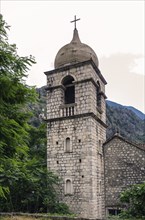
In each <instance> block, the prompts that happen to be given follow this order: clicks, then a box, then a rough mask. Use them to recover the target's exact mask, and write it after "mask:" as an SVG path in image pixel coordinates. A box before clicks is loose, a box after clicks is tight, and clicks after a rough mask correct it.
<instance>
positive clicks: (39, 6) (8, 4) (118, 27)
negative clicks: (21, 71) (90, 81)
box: [0, 0, 145, 112]
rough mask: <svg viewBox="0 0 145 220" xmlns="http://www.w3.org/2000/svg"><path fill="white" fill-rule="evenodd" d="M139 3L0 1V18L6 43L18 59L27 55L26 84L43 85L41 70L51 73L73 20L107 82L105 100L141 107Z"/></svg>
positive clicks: (69, 36)
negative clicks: (6, 28) (29, 65)
mask: <svg viewBox="0 0 145 220" xmlns="http://www.w3.org/2000/svg"><path fill="white" fill-rule="evenodd" d="M144 3H145V2H144V0H136V1H131V0H129V1H125V0H124V1H123V0H122V1H115V0H113V1H109V0H106V1H97V0H96V1H42V0H41V1H35V0H33V1H26V0H25V1H22V0H21V1H14V0H9V1H8V0H1V5H0V6H1V13H2V14H3V16H4V19H5V20H6V22H7V23H8V24H9V25H10V26H11V29H10V32H9V39H10V43H16V45H17V48H18V53H19V55H20V56H27V55H30V54H31V55H33V56H34V57H35V59H36V62H37V64H35V65H34V66H33V67H32V68H31V70H30V71H29V73H28V74H29V77H28V80H27V84H29V85H36V86H37V87H41V86H43V85H46V76H45V75H44V73H43V72H44V71H48V70H51V69H53V63H54V59H55V56H56V54H57V52H58V50H59V49H60V48H61V47H62V46H64V45H65V44H67V43H69V42H70V41H71V39H72V34H73V28H74V26H73V24H72V23H70V21H71V20H73V18H74V15H77V17H78V18H81V20H80V21H78V22H77V29H78V31H79V36H80V39H81V41H82V42H83V43H86V44H88V45H89V46H91V47H92V48H93V50H94V51H95V52H96V54H97V56H98V59H99V69H100V71H101V72H102V75H103V76H104V77H105V79H106V80H107V82H108V84H107V86H106V95H107V97H108V99H109V100H112V101H115V102H117V103H120V104H123V105H129V106H133V107H135V108H137V109H139V110H141V111H142V112H145V108H144V79H145V76H144Z"/></svg>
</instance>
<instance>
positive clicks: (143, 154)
mask: <svg viewBox="0 0 145 220" xmlns="http://www.w3.org/2000/svg"><path fill="white" fill-rule="evenodd" d="M104 160H105V189H106V207H111V206H112V207H117V206H120V202H119V194H120V192H122V191H123V190H125V189H126V188H127V187H129V186H130V185H132V184H137V183H141V182H143V181H145V151H144V150H141V149H140V148H138V147H136V146H135V145H133V144H131V143H129V142H127V141H125V140H124V139H122V138H119V137H117V136H116V137H114V138H113V139H112V140H110V141H109V142H108V143H106V144H105V145H104Z"/></svg>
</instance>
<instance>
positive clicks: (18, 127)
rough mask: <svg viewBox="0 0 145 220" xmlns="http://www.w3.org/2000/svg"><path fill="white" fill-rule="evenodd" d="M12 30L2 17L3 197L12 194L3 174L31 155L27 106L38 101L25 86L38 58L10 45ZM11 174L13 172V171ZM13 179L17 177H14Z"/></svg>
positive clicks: (0, 191) (0, 144)
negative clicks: (27, 73) (21, 54)
mask: <svg viewBox="0 0 145 220" xmlns="http://www.w3.org/2000/svg"><path fill="white" fill-rule="evenodd" d="M8 29H9V26H8V25H7V24H6V22H5V21H4V20H3V16H2V15H0V175H1V182H0V196H1V197H5V196H6V194H7V193H8V192H9V187H8V185H7V184H6V182H7V181H6V180H5V179H4V175H3V173H4V172H5V170H6V166H7V164H8V163H9V162H7V161H9V160H10V159H11V160H15V158H16V157H18V155H19V157H21V158H23V157H24V156H26V155H27V152H28V147H27V143H28V131H29V125H28V123H27V121H28V118H29V117H30V113H29V112H28V111H27V110H26V108H25V106H26V104H27V103H28V102H32V101H34V100H35V98H36V93H35V88H33V87H29V86H27V85H26V84H25V78H26V72H27V71H28V70H29V66H31V65H32V64H33V63H35V61H34V58H33V57H32V56H30V57H20V56H18V54H17V49H16V45H14V44H13V45H10V44H9V43H8V35H7V31H8ZM9 172H10V171H9ZM12 178H13V177H12Z"/></svg>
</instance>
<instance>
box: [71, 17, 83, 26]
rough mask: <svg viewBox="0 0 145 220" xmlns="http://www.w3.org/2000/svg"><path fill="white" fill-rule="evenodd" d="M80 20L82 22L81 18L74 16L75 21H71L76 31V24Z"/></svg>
mask: <svg viewBox="0 0 145 220" xmlns="http://www.w3.org/2000/svg"><path fill="white" fill-rule="evenodd" d="M79 20H81V19H80V18H76V15H75V16H74V20H73V21H71V23H73V22H74V26H75V29H76V22H77V21H79Z"/></svg>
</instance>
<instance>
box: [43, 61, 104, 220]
mask: <svg viewBox="0 0 145 220" xmlns="http://www.w3.org/2000/svg"><path fill="white" fill-rule="evenodd" d="M68 75H70V76H72V77H73V78H74V82H73V84H74V87H75V103H71V104H65V101H64V99H65V98H64V96H65V93H64V92H65V88H64V86H63V85H62V82H63V79H64V77H66V76H68ZM98 81H99V83H100V86H101V91H102V93H103V94H105V84H104V82H102V80H101V79H100V77H99V75H98V74H97V73H96V71H95V69H94V68H93V67H92V64H91V63H87V64H83V63H82V66H80V67H75V66H71V68H70V69H69V70H65V71H62V72H61V71H57V70H56V72H55V71H53V72H52V73H51V72H50V73H49V74H47V82H48V87H49V88H48V91H47V121H48V122H47V125H48V128H47V166H48V169H50V170H52V171H54V172H55V173H56V174H58V176H59V177H60V180H61V182H60V184H59V189H58V190H59V198H60V201H62V202H65V203H67V204H68V205H69V207H70V209H71V210H72V211H73V212H74V213H76V214H78V215H79V216H80V217H84V218H100V219H103V218H104V215H105V200H104V159H103V153H102V144H103V143H104V142H105V139H106V126H105V121H106V106H105V100H104V99H105V96H103V95H101V99H100V101H101V104H100V109H101V111H100V110H98V106H97V93H96V91H97V86H98ZM66 140H69V144H70V152H67V151H66V145H67V143H66ZM67 148H68V146H67ZM67 184H68V185H67ZM68 191H69V192H70V193H67V192H68Z"/></svg>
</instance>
